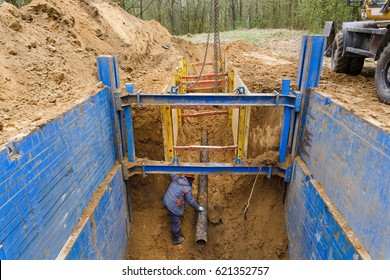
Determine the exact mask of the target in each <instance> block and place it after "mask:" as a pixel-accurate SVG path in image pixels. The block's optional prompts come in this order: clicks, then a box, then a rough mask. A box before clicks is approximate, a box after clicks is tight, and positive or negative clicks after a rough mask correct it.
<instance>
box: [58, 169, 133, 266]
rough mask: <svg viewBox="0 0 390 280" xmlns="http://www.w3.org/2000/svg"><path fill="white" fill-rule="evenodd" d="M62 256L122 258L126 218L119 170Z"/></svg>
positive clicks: (123, 254)
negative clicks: (75, 238)
mask: <svg viewBox="0 0 390 280" xmlns="http://www.w3.org/2000/svg"><path fill="white" fill-rule="evenodd" d="M115 172H116V173H115V175H114V177H113V179H112V180H111V182H109V183H108V185H107V186H106V188H105V192H104V194H103V196H102V197H101V198H100V201H99V203H98V205H97V207H96V209H95V210H94V212H93V214H92V215H91V216H90V217H89V218H88V221H87V223H86V225H85V226H84V227H83V229H82V231H81V233H80V234H79V236H78V237H77V240H76V242H75V243H74V245H73V247H72V249H71V250H70V252H69V253H68V255H67V256H66V259H69V260H71V259H123V258H125V256H126V250H127V242H128V240H127V234H126V226H127V223H126V221H128V216H127V210H126V203H125V199H126V198H125V194H124V192H123V188H124V182H123V180H122V176H123V175H122V170H121V168H120V167H119V168H117V169H116V171H115Z"/></svg>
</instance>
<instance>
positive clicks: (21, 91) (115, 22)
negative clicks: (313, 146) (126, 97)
mask: <svg viewBox="0 0 390 280" xmlns="http://www.w3.org/2000/svg"><path fill="white" fill-rule="evenodd" d="M0 38H1V39H0V110H1V111H2V114H1V115H0V144H2V143H4V142H5V141H7V140H9V139H10V138H11V137H12V136H15V135H17V134H18V133H20V132H21V131H23V130H27V131H29V130H32V129H34V127H36V126H39V125H41V124H43V123H46V122H47V121H48V120H50V119H52V118H55V117H57V116H58V115H59V114H61V113H63V112H65V111H66V110H68V109H69V108H71V107H73V106H74V105H75V104H77V103H78V102H81V101H82V100H83V98H86V97H88V96H90V95H91V94H93V93H95V92H97V90H98V89H99V88H100V87H101V85H99V84H98V83H97V82H98V81H97V75H96V67H95V59H96V56H97V55H104V54H110V55H118V58H119V61H120V66H121V70H122V71H121V75H122V77H121V78H122V80H123V82H126V81H134V80H136V79H137V78H139V77H141V76H144V74H145V73H146V72H149V71H150V72H153V71H154V70H153V69H156V66H161V65H162V64H163V66H162V67H159V68H163V69H164V70H167V69H169V70H170V71H172V70H171V69H172V64H175V63H176V62H175V53H176V52H175V50H170V52H169V56H166V54H167V51H166V50H165V49H163V48H162V47H161V46H162V45H165V44H168V45H169V44H170V43H171V36H170V34H169V33H168V31H167V30H166V29H165V28H163V27H162V26H161V25H159V24H158V23H157V22H155V21H151V22H144V21H142V20H139V19H138V18H135V17H133V16H131V15H129V14H128V13H126V12H125V11H124V10H123V9H121V8H120V7H119V6H118V5H116V4H114V3H112V2H109V1H87V0H81V1H76V0H69V1H55V0H34V1H32V3H31V4H30V5H28V6H26V7H24V8H22V9H20V10H18V9H17V8H16V7H14V6H13V5H10V4H7V3H4V4H2V5H1V6H0ZM155 82H160V83H163V81H161V80H160V79H159V78H158V77H157V78H156V81H155Z"/></svg>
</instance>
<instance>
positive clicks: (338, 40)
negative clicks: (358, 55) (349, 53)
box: [330, 32, 350, 74]
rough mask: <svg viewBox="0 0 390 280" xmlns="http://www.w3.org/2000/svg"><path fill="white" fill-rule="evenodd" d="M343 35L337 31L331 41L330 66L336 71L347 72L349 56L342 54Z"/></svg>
mask: <svg viewBox="0 0 390 280" xmlns="http://www.w3.org/2000/svg"><path fill="white" fill-rule="evenodd" d="M343 45H344V36H343V32H339V33H338V34H337V35H336V37H335V39H334V42H333V49H332V58H331V63H330V68H331V69H332V71H334V72H336V73H345V74H348V73H349V64H350V57H345V56H343Z"/></svg>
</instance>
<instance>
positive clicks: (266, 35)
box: [179, 29, 309, 44]
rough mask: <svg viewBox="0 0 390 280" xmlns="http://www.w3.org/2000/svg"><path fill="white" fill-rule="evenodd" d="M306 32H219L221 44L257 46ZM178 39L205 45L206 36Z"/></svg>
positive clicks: (273, 30) (243, 30) (262, 30)
mask: <svg viewBox="0 0 390 280" xmlns="http://www.w3.org/2000/svg"><path fill="white" fill-rule="evenodd" d="M308 33H309V32H308V31H301V30H288V29H237V30H232V31H226V32H221V33H220V37H221V41H222V42H232V41H237V40H243V41H248V42H250V43H252V44H258V43H261V42H264V41H270V40H288V39H293V38H297V37H300V36H302V35H304V34H308ZM179 38H182V39H185V40H189V41H191V42H193V43H205V42H206V40H207V34H206V33H202V34H195V35H194V37H188V36H187V35H184V36H179ZM210 42H213V34H210Z"/></svg>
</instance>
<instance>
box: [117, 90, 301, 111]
mask: <svg viewBox="0 0 390 280" xmlns="http://www.w3.org/2000/svg"><path fill="white" fill-rule="evenodd" d="M127 93H128V94H127V95H123V96H122V97H121V99H122V106H123V107H126V106H138V107H142V106H166V105H180V106H210V105H212V106H273V107H278V106H285V107H289V108H294V110H295V111H299V105H300V103H299V102H296V101H297V99H299V98H300V95H301V94H300V93H299V92H292V91H290V89H289V90H288V94H287V95H279V94H275V93H246V94H220V93H217V94H215V93H190V94H161V93H143V92H138V93H132V92H129V91H127Z"/></svg>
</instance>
